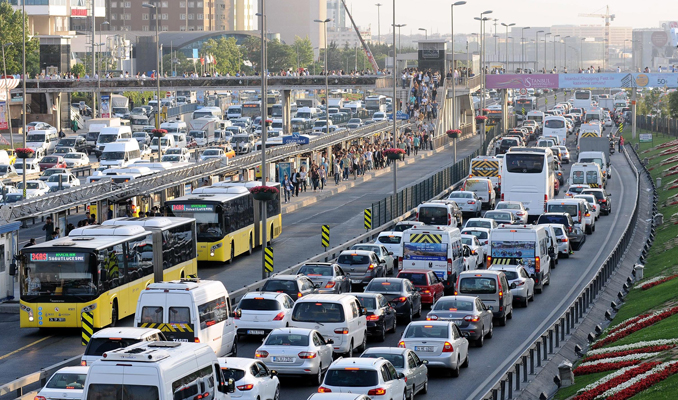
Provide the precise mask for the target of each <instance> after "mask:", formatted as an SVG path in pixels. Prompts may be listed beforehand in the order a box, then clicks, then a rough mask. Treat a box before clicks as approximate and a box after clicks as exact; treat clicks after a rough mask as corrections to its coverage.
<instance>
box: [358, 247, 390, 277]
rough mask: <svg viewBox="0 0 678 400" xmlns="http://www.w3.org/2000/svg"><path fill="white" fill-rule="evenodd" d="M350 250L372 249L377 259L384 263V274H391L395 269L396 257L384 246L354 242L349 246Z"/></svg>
mask: <svg viewBox="0 0 678 400" xmlns="http://www.w3.org/2000/svg"><path fill="white" fill-rule="evenodd" d="M351 250H367V251H373V252H374V254H376V255H377V258H379V261H380V262H381V261H383V262H384V263H386V275H393V272H394V271H395V270H396V264H397V263H396V258H395V257H394V255H393V252H392V251H389V250H388V249H387V248H386V247H385V246H381V245H379V244H372V243H360V244H354V245H353V247H351Z"/></svg>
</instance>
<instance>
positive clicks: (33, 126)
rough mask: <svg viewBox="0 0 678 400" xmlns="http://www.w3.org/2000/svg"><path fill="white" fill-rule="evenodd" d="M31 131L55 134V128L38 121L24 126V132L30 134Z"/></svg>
mask: <svg viewBox="0 0 678 400" xmlns="http://www.w3.org/2000/svg"><path fill="white" fill-rule="evenodd" d="M32 130H38V131H50V132H52V133H57V128H55V127H53V126H52V125H50V124H48V123H47V122H40V121H33V122H29V123H27V124H26V132H30V131H32Z"/></svg>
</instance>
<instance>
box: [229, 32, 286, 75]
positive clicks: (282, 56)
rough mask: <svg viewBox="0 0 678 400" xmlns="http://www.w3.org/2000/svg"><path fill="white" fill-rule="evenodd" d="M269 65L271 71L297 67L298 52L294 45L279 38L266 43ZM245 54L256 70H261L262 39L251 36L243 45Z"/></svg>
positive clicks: (275, 71)
mask: <svg viewBox="0 0 678 400" xmlns="http://www.w3.org/2000/svg"><path fill="white" fill-rule="evenodd" d="M266 49H267V56H268V65H267V69H268V70H269V71H270V72H273V73H277V72H279V71H280V70H287V69H289V68H296V65H297V53H296V51H295V50H294V49H293V48H292V46H290V45H287V44H285V43H280V41H279V40H270V41H268V42H267V43H266ZM242 51H243V56H244V58H245V59H247V60H249V61H250V62H251V63H252V69H253V70H254V71H260V70H261V68H260V64H261V39H259V38H256V37H253V36H251V37H249V38H247V39H246V40H245V42H244V43H243V45H242Z"/></svg>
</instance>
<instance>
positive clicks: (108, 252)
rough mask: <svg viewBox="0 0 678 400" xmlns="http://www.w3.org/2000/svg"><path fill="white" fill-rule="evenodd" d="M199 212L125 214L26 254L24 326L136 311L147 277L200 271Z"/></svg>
mask: <svg viewBox="0 0 678 400" xmlns="http://www.w3.org/2000/svg"><path fill="white" fill-rule="evenodd" d="M195 232H196V228H195V220H193V219H188V218H165V217H155V218H119V219H117V220H112V221H106V222H105V223H104V225H92V226H87V227H84V228H77V229H74V230H73V231H71V233H70V234H69V236H67V237H63V238H59V239H55V240H50V241H48V242H45V243H42V244H38V245H35V246H31V247H27V248H24V249H23V250H22V251H21V254H20V268H19V269H20V285H21V311H20V313H21V315H20V326H21V327H22V328H79V327H81V313H83V312H91V313H92V314H93V316H94V327H95V328H102V327H105V326H108V325H112V326H114V325H115V324H116V323H117V322H118V320H119V319H121V318H124V317H127V316H129V315H132V314H134V312H135V310H136V306H137V300H138V298H139V293H141V291H142V290H144V289H145V288H146V287H147V286H148V285H149V284H151V283H153V282H157V281H162V280H164V281H169V280H173V279H180V278H183V277H192V276H197V273H198V262H197V257H196V256H197V248H196V239H195V234H196V233H195Z"/></svg>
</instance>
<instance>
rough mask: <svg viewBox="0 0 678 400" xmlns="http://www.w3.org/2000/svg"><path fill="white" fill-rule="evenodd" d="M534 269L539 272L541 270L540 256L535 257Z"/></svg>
mask: <svg viewBox="0 0 678 400" xmlns="http://www.w3.org/2000/svg"><path fill="white" fill-rule="evenodd" d="M534 270H535V271H537V273H539V272H540V271H541V259H540V258H539V257H535V258H534Z"/></svg>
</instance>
